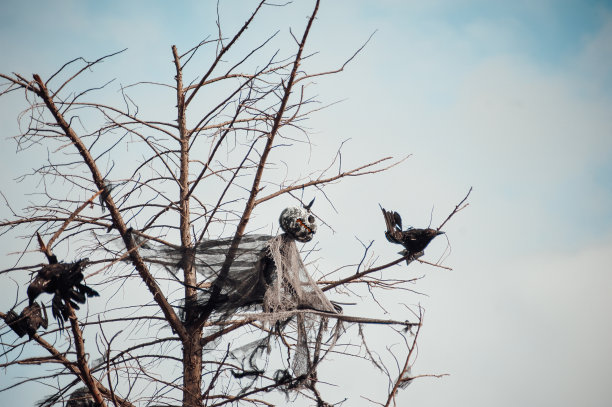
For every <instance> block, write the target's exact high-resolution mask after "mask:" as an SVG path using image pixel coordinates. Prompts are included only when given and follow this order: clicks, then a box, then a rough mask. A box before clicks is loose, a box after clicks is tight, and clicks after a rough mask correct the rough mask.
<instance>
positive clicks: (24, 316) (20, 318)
mask: <svg viewBox="0 0 612 407" xmlns="http://www.w3.org/2000/svg"><path fill="white" fill-rule="evenodd" d="M42 311H43V312H44V316H43V312H41V307H40V305H39V304H38V303H37V302H34V303H32V304H30V305H28V306H27V307H25V308H24V309H23V311H21V314H19V315H17V313H16V312H15V311H13V310H10V311H9V312H8V313H7V314H6V323H7V324H8V326H10V327H11V329H12V330H13V331H15V333H16V334H17V335H19V337H22V336H24V335H25V334H28V336H29V337H30V339H32V337H33V336H34V334H35V333H36V330H37V329H38V328H39V327H40V326H42V327H43V328H45V329H47V326H48V319H47V310H46V309H45V308H44V307H43V308H42Z"/></svg>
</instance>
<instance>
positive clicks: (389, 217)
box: [379, 205, 403, 243]
mask: <svg viewBox="0 0 612 407" xmlns="http://www.w3.org/2000/svg"><path fill="white" fill-rule="evenodd" d="M379 206H380V205H379ZM380 209H381V210H382V213H383V216H384V218H385V225H386V226H387V231H386V232H385V236H386V237H387V240H389V241H390V242H393V243H401V239H402V236H403V235H402V231H401V230H400V229H398V228H397V227H396V226H398V223H399V224H400V225H401V223H402V218H401V217H400V215H399V213H397V212H391V211H387V210H385V208H383V207H382V206H380ZM398 220H399V222H398Z"/></svg>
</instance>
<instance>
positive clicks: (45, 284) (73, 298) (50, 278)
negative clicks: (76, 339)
mask: <svg viewBox="0 0 612 407" xmlns="http://www.w3.org/2000/svg"><path fill="white" fill-rule="evenodd" d="M87 263H88V259H82V260H78V261H76V262H74V263H53V264H47V265H44V266H43V267H42V268H41V269H40V270H39V271H38V274H37V275H36V277H35V278H34V281H32V283H30V285H29V286H28V290H27V293H28V298H29V300H30V305H32V304H33V303H34V300H35V299H36V297H38V296H39V295H40V294H41V293H48V294H54V296H53V300H52V301H51V313H52V314H53V317H54V318H55V319H56V320H57V321H58V323H59V325H60V329H61V328H62V327H63V325H64V321H67V320H68V315H69V311H68V305H67V304H70V306H72V308H74V309H79V305H78V304H85V300H86V297H97V296H98V295H99V294H98V293H97V292H96V291H95V290H93V289H92V288H90V287H88V286H86V285H85V284H83V282H82V281H83V269H84V268H85V267H86V266H87Z"/></svg>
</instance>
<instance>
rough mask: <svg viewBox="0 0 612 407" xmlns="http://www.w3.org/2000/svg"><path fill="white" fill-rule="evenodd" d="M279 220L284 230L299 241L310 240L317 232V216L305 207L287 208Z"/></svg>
mask: <svg viewBox="0 0 612 407" xmlns="http://www.w3.org/2000/svg"><path fill="white" fill-rule="evenodd" d="M278 221H279V222H280V226H281V229H283V232H285V233H286V234H287V235H288V236H289V237H291V238H293V239H295V240H297V241H298V242H310V241H311V240H312V236H313V235H314V234H315V233H316V232H317V224H316V221H315V217H314V216H313V215H312V214H311V213H310V212H309V211H307V210H306V209H304V208H296V207H289V208H285V210H283V212H282V213H281V215H280V219H279V220H278Z"/></svg>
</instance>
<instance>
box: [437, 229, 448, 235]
mask: <svg viewBox="0 0 612 407" xmlns="http://www.w3.org/2000/svg"><path fill="white" fill-rule="evenodd" d="M444 234H446V232H442V231H441V230H438V231H437V232H436V236H438V235H444Z"/></svg>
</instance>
